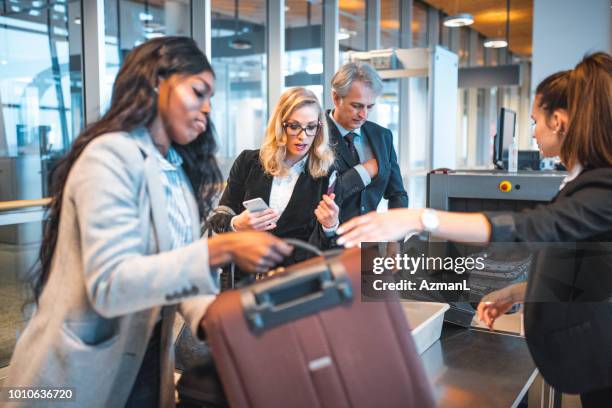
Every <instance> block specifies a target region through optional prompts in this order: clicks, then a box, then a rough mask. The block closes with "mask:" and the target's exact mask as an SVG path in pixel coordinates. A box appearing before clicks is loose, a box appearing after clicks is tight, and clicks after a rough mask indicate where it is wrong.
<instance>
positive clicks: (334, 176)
mask: <svg viewBox="0 0 612 408" xmlns="http://www.w3.org/2000/svg"><path fill="white" fill-rule="evenodd" d="M337 179H338V172H337V171H336V170H334V172H333V173H332V174H331V176H330V177H329V184H328V185H327V192H326V194H327V195H331V194H332V193H333V192H334V190H335V188H336V180H337Z"/></svg>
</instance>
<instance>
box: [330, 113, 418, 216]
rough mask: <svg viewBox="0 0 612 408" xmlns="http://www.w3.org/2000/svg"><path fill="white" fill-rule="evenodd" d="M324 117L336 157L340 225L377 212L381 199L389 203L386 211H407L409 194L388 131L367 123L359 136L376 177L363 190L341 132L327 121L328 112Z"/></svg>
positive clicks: (355, 163) (336, 188)
mask: <svg viewBox="0 0 612 408" xmlns="http://www.w3.org/2000/svg"><path fill="white" fill-rule="evenodd" d="M325 117H326V118H327V123H328V126H329V134H330V139H331V142H332V145H333V146H334V149H335V153H336V162H335V166H334V167H335V169H336V170H337V171H338V181H337V182H336V186H335V189H334V191H335V193H336V202H337V203H338V204H339V206H340V222H341V223H342V222H345V221H348V220H349V219H351V218H353V217H355V216H357V215H361V214H365V213H367V212H370V211H374V210H376V207H378V203H380V200H381V199H382V198H383V197H384V198H386V199H387V200H389V208H400V207H408V194H407V193H406V190H405V189H404V184H403V182H402V175H401V172H400V169H399V166H398V164H397V156H396V154H395V149H394V148H393V134H392V133H391V131H390V130H389V129H386V128H384V127H382V126H379V125H377V124H376V123H373V122H368V121H366V122H365V123H364V124H363V126H361V135H362V137H363V138H364V139H365V140H367V141H368V143H369V144H370V147H371V149H372V153H373V154H374V157H375V158H376V160H377V161H378V175H377V176H376V177H374V178H373V179H372V182H371V183H370V184H369V185H367V186H364V185H363V181H362V180H361V176H360V175H359V173H358V172H357V170H355V168H354V167H355V166H356V165H358V164H359V163H357V162H355V160H354V159H353V157H352V156H351V153H350V151H349V149H348V146H347V144H346V142H345V141H344V140H343V139H342V136H341V135H340V131H339V130H338V128H337V127H336V124H335V123H334V122H333V121H332V120H331V118H330V117H329V111H327V114H326V115H325Z"/></svg>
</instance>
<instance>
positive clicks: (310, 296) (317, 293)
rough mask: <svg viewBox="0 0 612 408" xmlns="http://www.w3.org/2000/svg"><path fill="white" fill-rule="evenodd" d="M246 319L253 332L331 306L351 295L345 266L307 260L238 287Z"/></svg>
mask: <svg viewBox="0 0 612 408" xmlns="http://www.w3.org/2000/svg"><path fill="white" fill-rule="evenodd" d="M240 297H241V302H242V307H243V310H244V314H245V317H246V320H247V322H248V324H249V327H250V328H251V331H252V332H254V333H256V334H257V333H261V332H263V331H265V330H267V329H269V328H271V327H275V326H278V325H280V324H283V323H286V322H290V321H293V320H296V319H299V318H300V317H304V316H307V315H309V314H312V313H316V312H319V311H321V310H324V309H328V308H331V307H333V306H336V305H339V304H341V303H344V302H348V301H350V300H351V299H352V298H353V289H352V286H351V282H350V280H349V277H348V275H347V273H346V270H345V269H344V266H342V264H341V263H340V262H339V261H338V260H335V259H332V260H330V261H326V260H324V259H322V258H321V260H320V261H319V262H308V263H307V264H306V265H304V267H303V268H297V269H295V270H291V271H289V272H287V273H284V274H281V275H278V276H276V277H274V278H272V279H266V280H262V281H259V282H257V283H255V284H254V285H251V286H248V287H245V288H243V289H241V290H240Z"/></svg>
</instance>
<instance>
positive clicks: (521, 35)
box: [424, 0, 533, 56]
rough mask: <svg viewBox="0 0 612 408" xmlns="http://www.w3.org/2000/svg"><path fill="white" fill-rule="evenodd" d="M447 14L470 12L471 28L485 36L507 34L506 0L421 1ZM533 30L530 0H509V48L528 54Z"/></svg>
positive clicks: (531, 3) (518, 52)
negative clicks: (472, 21)
mask: <svg viewBox="0 0 612 408" xmlns="http://www.w3.org/2000/svg"><path fill="white" fill-rule="evenodd" d="M424 1H425V3H428V4H429V5H431V6H432V7H435V8H437V9H440V10H442V11H444V12H445V13H446V14H449V15H451V14H456V13H470V14H472V16H474V24H472V26H471V27H472V28H473V29H475V30H476V31H478V32H480V33H481V34H482V35H484V36H485V37H489V38H493V37H502V38H505V36H506V1H505V0H424ZM532 31H533V0H512V1H511V2H510V50H511V51H512V52H514V53H516V54H520V55H523V56H531V48H532V44H531V36H532Z"/></svg>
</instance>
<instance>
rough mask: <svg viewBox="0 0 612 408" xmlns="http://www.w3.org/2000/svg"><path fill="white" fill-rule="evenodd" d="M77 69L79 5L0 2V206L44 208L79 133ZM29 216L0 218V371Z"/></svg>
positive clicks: (34, 224) (27, 253)
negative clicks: (54, 172) (52, 178)
mask: <svg viewBox="0 0 612 408" xmlns="http://www.w3.org/2000/svg"><path fill="white" fill-rule="evenodd" d="M81 66H82V46H81V5H80V2H78V1H54V2H51V1H2V2H0V101H1V103H2V110H0V204H3V203H4V204H5V206H6V203H7V202H9V203H10V202H22V201H23V200H31V201H29V202H31V203H33V204H39V205H40V204H42V203H44V201H41V199H42V198H43V197H46V196H47V195H48V191H49V183H48V179H49V174H50V171H51V169H52V167H53V165H54V164H55V163H56V162H57V160H58V159H59V158H60V157H61V156H62V154H63V153H64V152H65V151H66V149H68V148H69V147H70V144H71V142H72V140H73V139H74V138H75V136H76V135H77V134H78V133H79V131H80V129H81V128H82V127H83V80H82V75H81V72H82V71H81ZM33 210H36V207H35V208H28V209H26V210H23V211H14V216H10V217H9V216H7V215H6V214H3V216H2V217H1V218H0V367H3V366H6V365H7V364H8V361H9V359H10V356H11V353H12V350H13V347H14V345H15V341H16V337H17V335H18V333H19V331H20V330H21V329H22V327H23V320H24V318H23V314H22V307H23V306H24V304H25V303H26V301H27V299H28V293H27V291H26V289H27V288H25V287H24V286H23V285H22V284H21V283H20V282H21V281H22V280H23V278H24V277H25V276H26V275H27V273H28V272H29V270H30V268H31V266H32V265H33V264H34V261H35V260H36V256H37V252H38V247H39V245H40V237H41V231H42V222H41V213H40V211H33ZM38 210H40V207H38ZM36 218H38V220H36ZM32 219H34V220H33V221H32ZM28 220H29V221H28Z"/></svg>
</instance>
